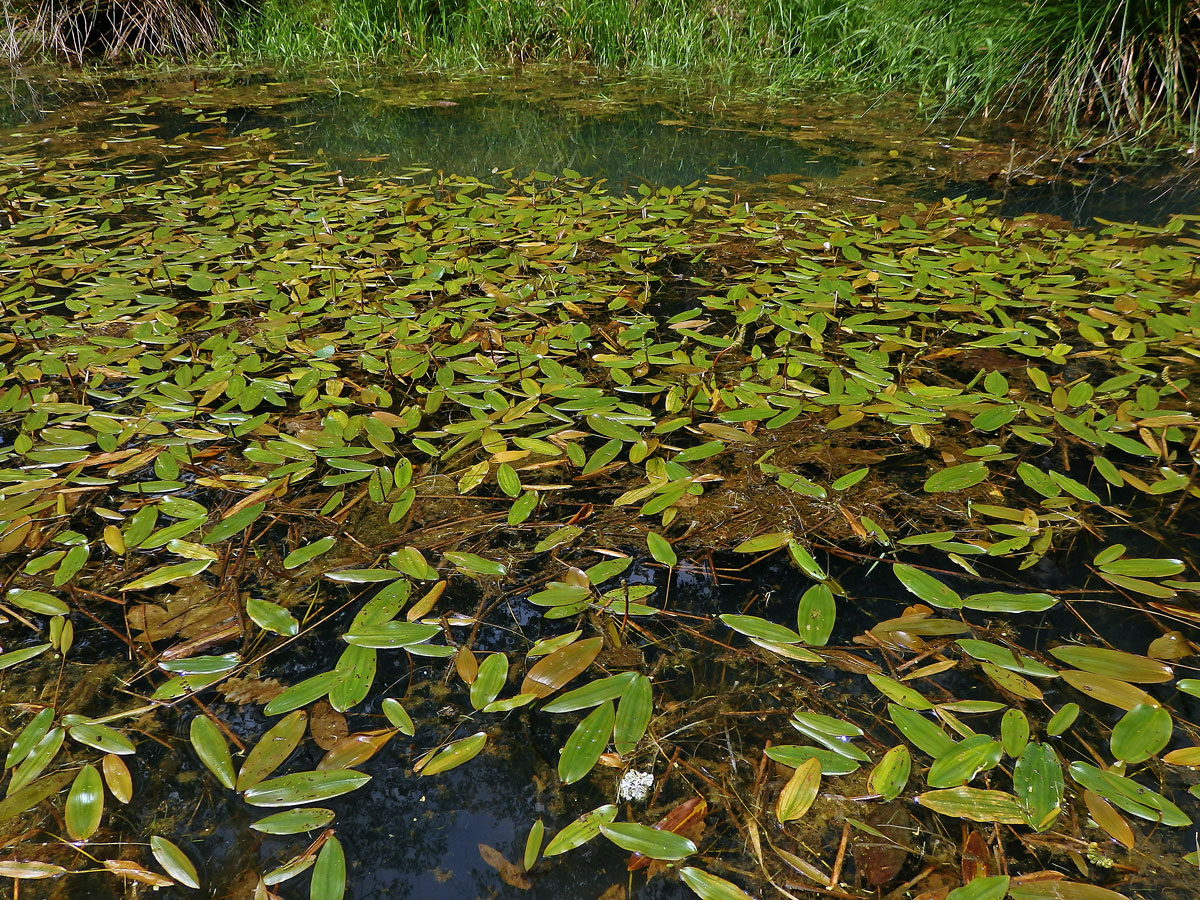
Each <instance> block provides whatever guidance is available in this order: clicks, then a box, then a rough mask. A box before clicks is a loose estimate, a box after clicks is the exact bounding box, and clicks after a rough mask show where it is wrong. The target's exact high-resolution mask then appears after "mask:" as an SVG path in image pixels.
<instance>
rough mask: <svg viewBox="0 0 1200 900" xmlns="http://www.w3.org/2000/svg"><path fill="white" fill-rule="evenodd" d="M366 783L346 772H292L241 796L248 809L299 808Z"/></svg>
mask: <svg viewBox="0 0 1200 900" xmlns="http://www.w3.org/2000/svg"><path fill="white" fill-rule="evenodd" d="M370 780H371V776H370V775H364V774H363V773H361V772H352V771H349V770H346V769H325V770H323V771H317V772H295V773H293V774H291V775H283V776H280V777H279V778H272V779H270V780H268V781H263V782H261V783H259V784H256V785H255V786H254V787H252V788H250V789H249V790H247V791H246V792H245V793H244V795H243V796H244V797H245V800H246V802H247V803H249V804H250V805H251V806H302V805H304V804H305V803H320V802H321V801H322V800H329V799H330V798H332V797H340V796H341V795H342V794H348V793H350V792H351V791H356V790H358V789H359V788H360V787H362V786H363V785H364V784H366V783H367V782H368V781H370Z"/></svg>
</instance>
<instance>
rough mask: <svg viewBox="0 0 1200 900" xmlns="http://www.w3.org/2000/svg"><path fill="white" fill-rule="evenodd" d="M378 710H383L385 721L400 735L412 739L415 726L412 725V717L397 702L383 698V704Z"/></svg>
mask: <svg viewBox="0 0 1200 900" xmlns="http://www.w3.org/2000/svg"><path fill="white" fill-rule="evenodd" d="M380 708H381V709H382V710H383V714H384V715H385V716H387V720H388V721H389V722H391V723H392V725H393V727H395V728H398V729H399V730H400V733H401V734H406V735H408V736H409V737H412V735H414V734H415V733H416V726H415V725H414V724H413V720H412V716H410V715H409V714H408V711H407V710H405V708H404V707H403V706H401V705H400V701H399V700H394V699H393V698H391V697H385V698H384V700H383V703H382V704H380Z"/></svg>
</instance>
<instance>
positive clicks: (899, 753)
mask: <svg viewBox="0 0 1200 900" xmlns="http://www.w3.org/2000/svg"><path fill="white" fill-rule="evenodd" d="M911 772H912V755H911V754H910V753H909V752H908V748H907V747H905V746H904V745H903V744H898V745H896V746H895V747H893V748H892V749H891V750H889V751H888V752H887V753H885V754H883V756H882V757H881V758H880V760H879V762H878V763H877V764H876V766H875V768H874V769H872V770H871V774H870V775H869V776H868V777H867V788H868V789H869V790H870V791H871V793H873V794H878V795H879V796H880V797H882V798H883V799H884V801H885V802H889V803H890V802H891V801H892V800H895V799H896V798H897V797H899V796H900V794H901V793H903V791H904V788H905V786H906V785H907V784H908V778H909V775H910V773H911Z"/></svg>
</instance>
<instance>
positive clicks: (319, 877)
mask: <svg viewBox="0 0 1200 900" xmlns="http://www.w3.org/2000/svg"><path fill="white" fill-rule="evenodd" d="M345 893H346V854H345V852H344V851H343V850H342V845H341V842H340V841H338V839H337V838H336V837H335V836H334V835H330V836H329V838H328V839H327V840H326V841H325V843H324V844H323V845H321V850H320V852H319V853H318V854H317V864H316V865H315V866H313V874H312V883H311V885H310V887H309V898H310V900H342V897H343V896H345Z"/></svg>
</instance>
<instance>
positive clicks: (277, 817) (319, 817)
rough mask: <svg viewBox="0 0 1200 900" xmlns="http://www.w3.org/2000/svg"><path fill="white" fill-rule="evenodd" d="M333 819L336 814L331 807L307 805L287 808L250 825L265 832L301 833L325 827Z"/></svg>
mask: <svg viewBox="0 0 1200 900" xmlns="http://www.w3.org/2000/svg"><path fill="white" fill-rule="evenodd" d="M333 819H334V815H333V810H331V809H322V808H321V807H319V806H306V807H302V808H301V809H286V810H284V811H283V812H277V813H273V814H272V815H269V816H265V817H264V818H261V819H259V820H258V821H257V822H251V823H250V827H251V828H253V829H254V830H255V831H261V832H262V833H263V834H301V833H303V832H305V831H316V830H317V829H319V828H324V827H325V826H326V825H328V824H329V823H331V822H332V821H333Z"/></svg>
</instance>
